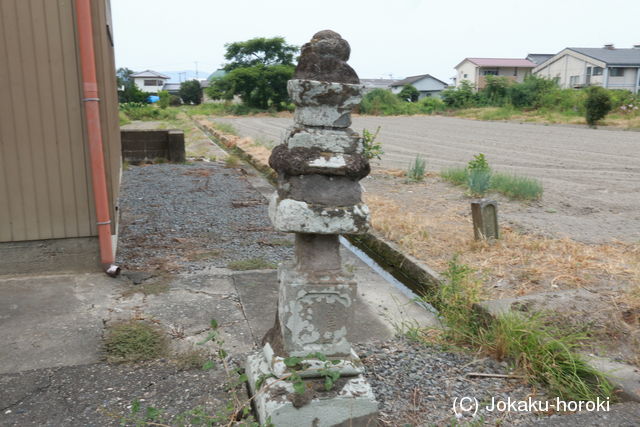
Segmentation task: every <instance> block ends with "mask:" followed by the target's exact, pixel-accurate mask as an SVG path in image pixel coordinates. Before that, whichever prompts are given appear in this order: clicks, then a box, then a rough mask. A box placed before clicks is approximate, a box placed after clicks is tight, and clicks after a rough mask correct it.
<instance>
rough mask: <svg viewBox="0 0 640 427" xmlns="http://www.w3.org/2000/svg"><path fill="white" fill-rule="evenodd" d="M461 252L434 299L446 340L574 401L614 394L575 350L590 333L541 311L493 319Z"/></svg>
mask: <svg viewBox="0 0 640 427" xmlns="http://www.w3.org/2000/svg"><path fill="white" fill-rule="evenodd" d="M471 272H472V270H471V269H470V268H469V267H468V266H466V265H464V264H460V263H459V262H458V260H457V257H454V258H453V259H452V260H451V261H450V262H449V268H448V269H447V271H446V272H445V273H444V276H445V278H446V282H445V283H443V284H442V285H441V286H440V288H439V289H438V291H437V293H436V294H435V295H434V296H433V298H432V299H433V301H431V302H432V303H433V304H434V306H436V308H437V309H438V310H439V314H440V317H441V321H442V323H443V324H444V325H445V326H446V327H447V329H446V330H445V332H444V336H443V338H444V340H445V342H450V341H453V342H455V343H458V344H462V345H470V346H471V347H473V348H475V349H477V350H478V351H480V352H482V353H485V354H489V355H491V356H493V357H495V358H497V359H499V360H503V359H508V360H511V361H512V362H513V363H514V364H515V366H516V368H517V369H518V370H521V371H522V372H524V373H525V375H526V377H527V378H528V380H529V381H530V382H534V383H538V384H542V385H545V386H547V387H549V388H550V389H551V391H552V392H554V393H556V394H557V396H558V397H561V398H563V399H572V400H595V399H596V398H597V397H600V398H611V397H612V394H613V387H612V386H611V384H610V383H609V382H608V381H607V379H606V377H605V375H604V374H603V373H601V372H599V371H598V370H596V369H594V368H592V367H590V366H589V365H588V364H587V363H586V362H585V361H584V360H583V359H582V357H581V356H579V355H578V354H577V353H576V350H577V349H578V348H579V345H580V343H581V342H582V341H583V340H584V339H585V338H586V337H585V336H582V335H579V334H568V333H566V332H564V331H562V330H560V329H559V328H556V327H553V326H550V325H547V324H545V322H544V321H543V320H542V317H541V316H540V315H535V314H534V315H533V316H530V317H525V316H524V315H522V314H520V313H514V312H509V313H507V314H501V315H498V316H496V317H494V318H493V319H488V316H486V315H481V314H480V312H479V310H478V309H476V308H475V304H477V303H478V302H479V301H480V294H479V289H480V284H479V283H478V281H476V280H473V279H472V278H471V274H470V273H471Z"/></svg>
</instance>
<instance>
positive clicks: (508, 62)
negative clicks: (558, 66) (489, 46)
mask: <svg viewBox="0 0 640 427" xmlns="http://www.w3.org/2000/svg"><path fill="white" fill-rule="evenodd" d="M466 59H467V60H469V61H471V62H473V63H474V64H476V65H477V66H479V67H518V68H526V67H529V68H533V67H535V66H536V64H534V63H533V62H531V61H529V60H528V59H519V58H466ZM463 62H464V61H463Z"/></svg>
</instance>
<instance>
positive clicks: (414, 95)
mask: <svg viewBox="0 0 640 427" xmlns="http://www.w3.org/2000/svg"><path fill="white" fill-rule="evenodd" d="M398 97H399V98H400V99H401V100H403V101H407V102H416V101H417V100H418V98H419V97H420V92H418V89H416V88H415V87H414V86H413V85H404V86H403V87H402V90H401V91H400V93H398Z"/></svg>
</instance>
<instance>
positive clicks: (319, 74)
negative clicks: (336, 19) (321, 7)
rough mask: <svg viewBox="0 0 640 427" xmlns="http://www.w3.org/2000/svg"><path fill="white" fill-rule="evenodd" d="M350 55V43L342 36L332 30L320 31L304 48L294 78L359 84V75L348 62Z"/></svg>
mask: <svg viewBox="0 0 640 427" xmlns="http://www.w3.org/2000/svg"><path fill="white" fill-rule="evenodd" d="M350 53H351V47H350V46H349V43H348V42H347V41H346V40H345V39H343V38H342V37H341V36H340V34H338V33H336V32H335V31H331V30H323V31H319V32H317V33H315V34H314V35H313V37H312V38H311V41H309V43H305V44H304V46H302V50H301V55H300V60H299V61H298V66H297V67H296V72H295V74H294V76H293V78H294V79H303V80H318V81H326V82H335V83H352V84H358V83H360V79H359V78H358V75H357V74H356V72H355V71H354V70H353V68H351V67H350V66H349V65H348V64H347V62H346V61H347V60H348V59H349V55H350Z"/></svg>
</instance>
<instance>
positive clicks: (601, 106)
mask: <svg viewBox="0 0 640 427" xmlns="http://www.w3.org/2000/svg"><path fill="white" fill-rule="evenodd" d="M584 108H585V119H586V120H587V123H588V124H589V125H590V126H595V125H596V123H598V121H599V120H602V119H604V117H605V116H606V115H607V114H608V113H609V111H611V108H612V105H611V98H610V97H609V94H608V93H607V91H606V90H605V89H603V88H601V87H600V86H591V87H589V88H587V99H586V100H585V101H584Z"/></svg>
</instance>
